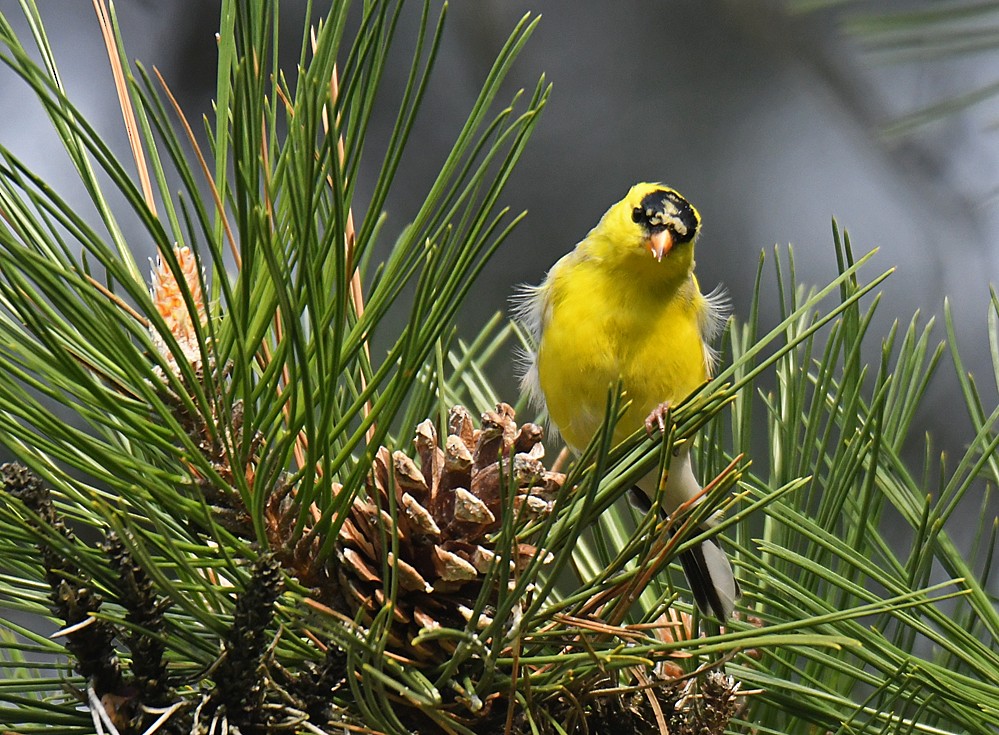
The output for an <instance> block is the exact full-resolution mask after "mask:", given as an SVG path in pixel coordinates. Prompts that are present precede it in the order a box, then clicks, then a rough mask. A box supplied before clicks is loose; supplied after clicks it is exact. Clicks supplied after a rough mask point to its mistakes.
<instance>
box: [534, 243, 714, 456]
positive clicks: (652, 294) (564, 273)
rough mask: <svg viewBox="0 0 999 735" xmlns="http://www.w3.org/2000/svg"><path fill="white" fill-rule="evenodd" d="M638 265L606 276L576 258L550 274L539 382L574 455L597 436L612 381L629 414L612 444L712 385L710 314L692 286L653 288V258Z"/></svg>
mask: <svg viewBox="0 0 999 735" xmlns="http://www.w3.org/2000/svg"><path fill="white" fill-rule="evenodd" d="M641 265H642V268H641V269H631V268H608V266H607V264H606V263H602V262H600V261H599V260H587V259H583V258H579V257H576V256H575V254H573V255H570V256H568V257H567V258H566V259H564V261H563V262H562V263H559V264H558V265H557V266H556V268H554V269H553V270H552V272H551V273H550V274H549V280H548V282H547V284H546V287H547V288H549V289H551V290H550V291H549V293H547V294H546V296H547V299H548V306H549V309H548V312H547V314H546V318H545V323H544V329H543V332H542V339H541V342H540V345H539V347H538V353H537V361H538V362H537V367H538V380H539V382H540V385H541V389H542V390H543V391H544V394H545V398H546V402H547V405H548V411H549V415H550V417H551V419H552V421H553V422H554V423H555V424H556V425H557V426H558V427H559V430H560V431H561V433H562V436H563V437H564V438H565V440H566V442H567V443H568V444H569V445H570V446H572V447H574V448H575V449H577V450H579V449H582V448H583V447H585V446H586V444H587V443H588V442H589V440H590V438H591V437H592V436H593V434H594V433H595V432H596V431H597V430H598V428H599V427H600V422H601V421H602V420H603V417H604V412H605V410H606V405H607V398H608V392H609V390H610V389H612V388H613V387H614V386H615V385H616V384H617V382H618V380H620V381H621V384H622V386H623V388H624V390H625V392H626V398H627V400H630V401H631V405H630V407H629V409H628V411H627V413H626V414H625V415H624V417H623V418H622V419H621V421H620V422H619V424H618V426H617V429H616V431H615V436H614V438H615V441H620V440H622V439H623V438H625V437H626V436H628V435H629V434H631V433H632V432H634V431H635V430H636V429H638V428H639V427H641V426H642V424H643V421H644V419H645V417H646V416H648V414H649V412H650V411H652V409H654V408H655V407H656V406H657V405H658V404H659V403H661V402H663V401H670V402H676V401H679V400H681V399H683V398H684V397H686V396H687V395H688V394H689V393H690V392H691V391H693V390H694V389H695V388H697V387H698V386H699V385H700V384H701V383H703V382H704V381H705V380H706V379H707V378H708V367H707V364H706V362H705V351H704V343H703V340H702V337H701V333H700V329H699V326H698V315H699V313H700V310H702V309H705V308H707V304H706V302H705V299H704V297H703V296H702V295H701V294H700V292H699V290H698V288H697V285H696V281H694V280H693V278H692V277H690V276H687V277H684V278H683V279H681V280H676V279H673V280H668V281H664V280H662V279H657V278H655V273H654V270H653V269H654V268H655V265H656V264H655V263H654V262H652V261H651V258H650V259H649V262H647V263H642V264H641ZM632 271H634V272H632Z"/></svg>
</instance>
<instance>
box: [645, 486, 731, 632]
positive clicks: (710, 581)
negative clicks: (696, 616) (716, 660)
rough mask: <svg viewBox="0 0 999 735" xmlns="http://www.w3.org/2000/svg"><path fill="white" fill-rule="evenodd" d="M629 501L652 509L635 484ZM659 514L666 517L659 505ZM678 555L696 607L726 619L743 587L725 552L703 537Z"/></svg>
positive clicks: (715, 543)
mask: <svg viewBox="0 0 999 735" xmlns="http://www.w3.org/2000/svg"><path fill="white" fill-rule="evenodd" d="M631 502H632V503H634V504H635V505H636V506H637V507H639V508H641V509H642V510H643V511H645V512H646V513H648V512H649V510H650V509H651V508H652V503H651V501H650V500H649V497H648V494H647V493H646V492H645V491H643V490H642V489H641V488H640V487H637V486H636V487H633V488H632V489H631ZM659 514H660V516H661V517H662V518H663V519H664V520H665V519H666V518H667V517H668V516H667V515H666V512H665V511H664V510H663V509H662V508H661V507H660V509H659ZM679 558H680V566H682V567H683V573H684V575H685V576H686V577H687V582H688V583H689V584H690V591H691V592H692V593H693V594H694V602H696V603H697V609H698V610H700V611H701V612H702V613H703V614H705V615H714V616H715V617H716V618H718V619H719V620H721V621H724V620H726V619H728V617H729V616H731V614H732V611H733V610H735V603H736V601H737V600H738V599H739V597H741V596H742V590H741V589H739V582H738V581H737V580H736V578H735V573H734V572H733V571H732V564H731V563H730V562H729V560H728V555H727V554H726V553H725V552H724V551H723V550H722V548H721V546H719V545H718V542H717V541H715V540H714V539H706V540H704V541H702V542H701V543H699V544H697V546H694V547H693V548H690V549H687V550H686V551H684V552H683V553H681V554H680V557H679Z"/></svg>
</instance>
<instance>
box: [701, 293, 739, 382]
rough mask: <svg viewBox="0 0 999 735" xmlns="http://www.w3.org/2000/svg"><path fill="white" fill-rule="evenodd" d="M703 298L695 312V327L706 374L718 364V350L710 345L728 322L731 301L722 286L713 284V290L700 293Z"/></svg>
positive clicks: (709, 373) (712, 372)
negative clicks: (701, 346)
mask: <svg viewBox="0 0 999 735" xmlns="http://www.w3.org/2000/svg"><path fill="white" fill-rule="evenodd" d="M701 299H702V300H703V303H702V306H701V308H700V309H699V310H698V313H697V329H698V331H699V332H700V333H701V342H702V343H703V344H704V364H705V365H706V366H707V369H708V375H709V376H710V375H714V372H715V366H716V365H717V364H718V351H717V350H716V349H715V348H714V347H713V346H712V345H713V343H714V341H715V338H716V337H718V335H719V334H721V333H722V330H723V329H724V328H725V323H726V322H728V317H729V314H730V313H731V311H732V301H731V299H730V298H729V296H728V291H726V290H725V289H724V288H723V287H722V286H720V285H718V286H715V288H714V290H713V291H711V292H710V293H708V294H702V295H701Z"/></svg>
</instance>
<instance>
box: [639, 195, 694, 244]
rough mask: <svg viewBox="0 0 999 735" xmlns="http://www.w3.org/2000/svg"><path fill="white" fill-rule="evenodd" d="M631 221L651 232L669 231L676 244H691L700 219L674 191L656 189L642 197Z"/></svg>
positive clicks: (688, 204)
mask: <svg viewBox="0 0 999 735" xmlns="http://www.w3.org/2000/svg"><path fill="white" fill-rule="evenodd" d="M631 219H632V220H633V221H634V222H637V223H639V224H641V225H642V226H643V227H644V228H645V229H646V230H648V231H649V232H660V231H662V230H665V229H667V228H668V229H669V230H670V231H672V232H673V235H674V237H675V240H676V242H678V243H681V242H689V241H690V240H693V239H694V235H696V234H697V225H698V219H697V214H696V213H695V212H694V208H693V207H691V206H690V203H689V202H688V201H687V200H686V199H684V198H683V197H682V196H680V195H679V194H677V193H676V192H675V191H673V190H672V189H656V190H655V191H653V192H650V193H649V194H646V195H645V196H644V197H642V201H641V204H639V205H638V206H637V207H635V208H634V209H633V210H632V211H631Z"/></svg>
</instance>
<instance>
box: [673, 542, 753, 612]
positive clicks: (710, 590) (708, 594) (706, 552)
mask: <svg viewBox="0 0 999 735" xmlns="http://www.w3.org/2000/svg"><path fill="white" fill-rule="evenodd" d="M680 566H682V567H683V573H684V575H686V577H687V582H689V583H690V591H691V592H692V593H693V594H694V602H696V603H697V608H698V609H699V610H700V611H701V612H702V613H704V614H705V615H714V616H715V617H716V618H718V619H719V620H721V621H724V620H726V619H727V618H728V617H729V616H730V615H731V614H732V611H733V610H735V602H736V600H738V599H739V597H740V596H741V595H742V590H740V589H739V582H738V581H737V580H736V578H735V574H733V573H732V565H731V563H729V560H728V556H727V555H726V554H725V552H724V551H722V548H721V547H720V546H719V545H718V543H717V542H716V541H715V540H714V539H707V540H706V541H702V542H701V543H699V544H698V545H697V546H694V547H693V548H691V549H688V550H687V551H684V552H683V553H682V554H680Z"/></svg>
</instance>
